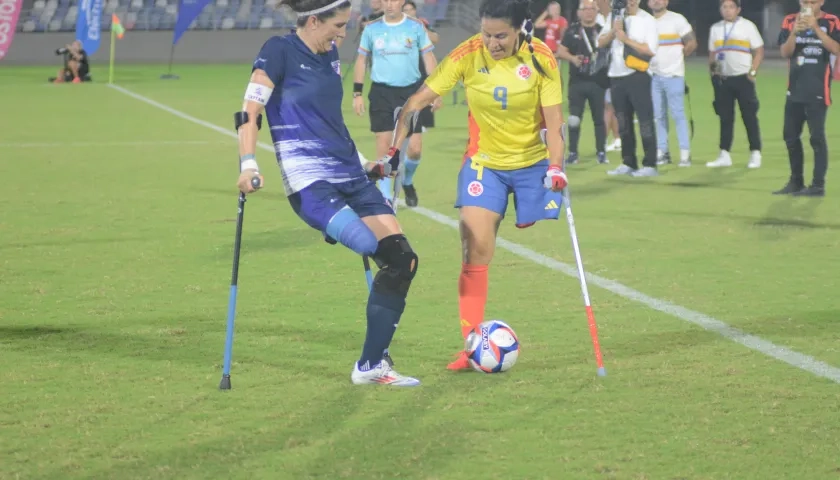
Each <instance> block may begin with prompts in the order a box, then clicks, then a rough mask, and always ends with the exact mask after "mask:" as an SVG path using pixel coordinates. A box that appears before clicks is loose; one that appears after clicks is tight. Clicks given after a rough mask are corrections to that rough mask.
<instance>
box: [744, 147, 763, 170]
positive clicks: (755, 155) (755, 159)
mask: <svg viewBox="0 0 840 480" xmlns="http://www.w3.org/2000/svg"><path fill="white" fill-rule="evenodd" d="M760 167H761V152H760V151H758V150H753V151H752V153H750V162H749V163H747V168H760Z"/></svg>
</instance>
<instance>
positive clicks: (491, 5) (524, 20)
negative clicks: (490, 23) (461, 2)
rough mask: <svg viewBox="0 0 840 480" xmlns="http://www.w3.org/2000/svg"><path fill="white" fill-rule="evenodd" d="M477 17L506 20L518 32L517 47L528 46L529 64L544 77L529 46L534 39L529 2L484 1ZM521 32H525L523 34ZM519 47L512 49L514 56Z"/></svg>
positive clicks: (521, 0)
mask: <svg viewBox="0 0 840 480" xmlns="http://www.w3.org/2000/svg"><path fill="white" fill-rule="evenodd" d="M478 16H479V18H496V19H500V20H507V21H508V22H509V23H510V25H511V26H512V27H513V28H515V29H516V30H517V31H519V45H521V44H522V42H526V43H527V44H528V51H529V52H531V62H533V64H534V68H535V69H537V72H539V73H540V75H543V76H544V75H545V70H543V67H542V65H540V62H538V61H537V57H536V56H535V55H534V46H533V45H531V40H533V37H534V21H533V20H532V19H531V0H484V1H483V2H481V7H479V9H478ZM521 30H525V32H522V31H521ZM526 32H527V33H526ZM519 45H517V46H516V47H514V51H513V54H514V55H516V52H517V50H518V47H519Z"/></svg>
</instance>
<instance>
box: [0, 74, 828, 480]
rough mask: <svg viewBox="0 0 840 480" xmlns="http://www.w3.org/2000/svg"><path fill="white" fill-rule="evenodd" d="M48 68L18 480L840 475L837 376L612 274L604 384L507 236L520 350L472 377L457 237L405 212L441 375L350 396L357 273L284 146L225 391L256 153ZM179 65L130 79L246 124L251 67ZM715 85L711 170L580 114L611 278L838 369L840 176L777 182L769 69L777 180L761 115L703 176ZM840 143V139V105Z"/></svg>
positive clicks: (5, 450)
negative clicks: (233, 299)
mask: <svg viewBox="0 0 840 480" xmlns="http://www.w3.org/2000/svg"><path fill="white" fill-rule="evenodd" d="M52 70H54V69H51V68H45V69H40V68H4V69H3V73H4V75H3V76H4V78H5V80H4V88H2V89H0V104H2V105H4V107H5V108H4V112H5V113H4V115H3V118H4V120H3V128H2V129H0V156H1V157H2V158H3V161H2V162H0V178H2V179H3V180H4V188H3V189H2V191H0V202H2V212H3V213H2V216H0V266H1V267H0V268H2V274H1V275H0V295H2V302H0V363H2V364H3V365H4V368H3V371H2V374H0V379H2V385H3V394H2V395H0V437H2V441H0V457H2V459H3V460H2V462H0V478H10V479H11V478H25V479H41V478H43V479H58V478H61V479H76V478H78V479H82V478H84V479H100V478H101V479H129V478H131V479H144V478H149V479H151V478H154V479H164V478H166V479H169V478H171V479H179V480H181V479H207V478H231V479H233V478H242V479H257V478H260V479H262V478H266V479H309V478H321V479H338V478H347V479H378V478H382V479H392V478H406V479H429V480H431V479H462V478H467V477H468V476H469V477H474V478H487V479H490V478H493V479H496V478H498V479H502V478H517V479H561V478H562V479H692V480H695V479H697V480H699V479H724V478H731V479H742V480H743V479H771V478H772V479H781V478H784V479H808V480H817V479H837V478H840V453H838V452H840V434H839V433H838V431H839V430H838V428H840V410H838V402H837V398H838V388H840V385H838V384H837V383H835V382H833V381H831V380H829V379H826V378H821V377H818V376H815V375H813V374H811V373H808V372H805V371H803V370H800V369H797V368H794V367H792V366H790V365H788V364H786V363H783V362H780V361H778V360H776V359H774V358H771V357H769V356H767V355H765V354H763V353H761V352H757V351H754V350H750V349H747V348H745V347H744V346H742V345H740V344H738V343H735V342H733V341H731V340H729V339H726V338H724V337H722V336H720V335H718V334H716V333H713V332H709V331H706V330H703V329H701V328H699V327H697V326H695V325H692V324H690V323H687V322H685V321H683V320H682V319H680V318H678V317H677V316H673V315H669V314H666V313H662V312H659V311H656V310H653V309H651V308H649V307H648V306H645V305H643V304H640V303H638V302H634V301H631V300H629V299H628V298H624V297H621V296H618V295H615V294H613V293H610V292H607V291H605V290H603V289H601V288H597V287H595V286H592V287H591V294H592V301H593V306H594V309H595V312H596V316H597V318H598V322H599V327H600V333H601V343H602V348H603V352H604V358H605V362H606V366H607V370H608V372H609V376H608V377H606V378H603V379H601V378H597V377H596V376H595V364H594V359H593V356H592V346H591V343H590V340H589V335H588V333H587V327H586V319H585V316H584V314H583V308H582V305H581V300H580V291H579V287H578V283H577V280H576V279H574V278H571V277H568V276H565V275H563V274H561V273H559V272H557V271H554V270H551V269H547V268H545V267H543V266H540V265H537V264H535V263H534V262H532V261H531V260H528V259H525V258H522V257H520V256H517V255H514V254H513V253H511V252H509V251H506V250H504V249H499V250H498V254H497V257H496V259H495V261H494V264H493V265H492V267H491V270H490V272H491V273H490V278H491V284H490V299H489V304H488V308H487V315H488V318H500V319H503V320H505V321H507V322H509V323H510V324H511V325H512V326H513V328H514V329H515V330H516V331H517V333H518V334H519V336H520V340H521V342H522V344H523V352H522V356H521V357H520V360H519V363H518V364H517V365H516V366H515V367H514V368H513V370H511V371H510V372H508V373H506V374H501V375H485V376H482V375H479V374H476V373H466V374H453V373H452V372H448V371H446V370H445V368H444V367H445V365H446V363H447V362H448V361H449V360H450V359H451V355H452V354H453V353H455V352H456V351H457V349H458V348H459V347H460V346H461V340H460V335H459V327H458V318H457V293H456V286H457V275H458V271H459V269H460V258H459V241H458V236H457V232H456V231H455V230H453V229H451V228H450V227H449V226H446V225H442V224H440V223H438V222H435V221H433V220H431V219H429V218H427V217H425V216H422V215H419V214H417V212H412V211H410V210H409V209H403V210H401V211H400V215H399V216H400V221H401V222H402V224H403V226H404V229H405V231H406V232H407V234H408V236H409V238H410V240H411V242H412V245H413V246H414V248H415V249H416V250H417V252H418V253H419V255H420V258H421V263H420V265H421V266H420V269H419V273H418V276H417V278H416V280H415V282H414V285H413V287H412V292H411V296H410V298H409V302H408V308H407V311H406V314H405V316H404V317H403V320H402V323H401V325H400V328H399V330H398V332H397V336H396V340H395V343H394V345H393V354H394V357H395V360H396V362H397V368H398V370H399V371H401V372H405V373H406V374H409V375H415V376H417V377H419V378H420V379H421V380H422V381H423V382H424V384H423V385H422V386H421V387H420V388H418V389H408V390H395V389H385V388H376V387H371V388H366V387H354V386H351V385H350V383H349V374H350V371H351V368H352V363H353V361H354V360H355V359H356V358H357V356H358V354H359V351H360V348H361V343H362V340H363V335H364V333H363V332H364V325H365V320H364V300H365V297H366V286H365V281H364V275H363V272H362V267H361V262H360V261H359V259H358V258H357V257H355V256H354V255H352V254H351V253H349V252H348V251H347V250H345V249H342V248H339V247H330V246H328V245H326V244H325V243H324V242H323V241H322V240H321V237H320V235H319V234H318V232H315V231H313V230H311V229H310V228H309V227H307V226H306V225H305V224H303V222H301V221H300V220H299V219H298V218H297V217H295V215H294V214H293V213H292V211H291V209H290V208H289V206H288V203H287V201H286V199H285V197H284V195H283V192H282V185H281V180H280V175H279V171H278V170H277V169H276V168H272V164H273V158H272V156H271V155H270V154H267V153H266V152H262V151H261V152H260V153H259V154H258V159H260V163H261V165H262V166H263V169H264V171H265V174H266V182H267V185H266V189H265V190H264V191H261V192H260V193H259V194H257V195H254V196H252V197H251V198H250V199H249V201H248V204H247V208H246V214H245V217H246V218H245V234H244V246H243V257H242V264H241V269H240V281H239V285H240V294H239V309H238V316H237V329H236V337H235V343H234V351H233V359H234V363H233V370H232V378H233V390H232V391H230V392H226V393H222V392H219V391H218V390H217V389H216V388H217V384H218V381H219V377H220V374H221V373H220V372H221V366H220V364H221V361H222V347H223V343H224V330H225V310H226V304H227V292H228V282H229V278H230V264H231V246H232V241H233V233H234V225H233V220H234V218H235V214H236V190H235V181H236V177H237V172H238V170H237V164H236V147H235V142H234V141H233V140H232V139H231V138H229V137H226V136H224V135H221V134H220V133H218V132H216V131H213V130H210V129H208V128H206V127H204V126H201V125H197V124H195V123H191V122H189V121H186V120H184V119H183V118H179V117H177V116H175V115H172V114H171V113H169V112H166V111H164V110H161V109H160V108H157V107H155V106H151V105H149V104H147V103H143V102H140V101H138V100H136V99H134V98H131V97H129V96H127V95H125V94H123V93H121V92H119V91H116V90H113V89H109V88H107V87H105V86H103V85H101V84H99V85H97V84H91V85H60V86H51V85H45V84H44V79H45V78H46V77H47V76H49V75H50V74H51V73H52ZM163 71H164V69H163V67H155V66H138V67H121V68H120V70H118V79H117V80H118V83H119V84H120V85H121V86H123V87H125V88H127V89H129V90H131V91H132V92H135V93H137V94H140V95H143V96H145V97H148V98H150V99H153V100H155V101H157V102H160V103H161V104H163V105H166V106H168V107H171V108H173V109H176V110H178V111H181V112H184V113H186V114H189V115H191V116H194V117H196V118H198V119H201V120H203V121H205V122H209V123H212V124H215V125H218V126H221V127H222V128H224V129H230V130H231V131H232V113H233V112H234V111H235V110H237V109H238V108H239V106H240V105H241V98H242V92H243V89H244V86H245V84H246V83H247V78H248V72H249V68H248V66H247V65H239V66H182V67H179V68H178V72H177V73H179V74H180V75H181V80H179V81H175V82H172V81H170V82H162V81H159V80H158V79H157V77H158V75H159V74H160V73H161V72H163ZM689 75H690V76H689V78H690V85H691V87H692V95H691V100H692V108H693V114H694V119H695V121H696V127H697V134H696V136H695V138H694V140H693V156H694V161H695V166H694V167H692V168H690V169H678V168H677V167H675V166H673V167H671V166H669V167H665V168H662V169H661V172H662V176H661V177H659V178H655V179H633V178H607V176H606V175H605V174H604V170H605V168H604V167H603V166H599V165H596V164H595V162H594V150H593V148H592V141H591V139H590V137H589V135H591V123H590V118H589V115H588V113H587V116H586V117H585V118H584V120H583V122H584V123H583V125H584V138H583V139H582V140H581V154H582V157H583V161H582V163H581V164H580V165H574V166H570V167H569V178H570V181H571V193H572V199H573V200H572V201H573V205H574V209H575V218H576V224H577V230H578V234H579V236H580V242H581V248H582V253H583V258H584V261H585V264H586V267H587V271H589V272H592V273H594V274H597V275H600V276H602V277H606V278H609V279H612V280H615V281H618V282H621V283H622V284H624V285H627V286H629V287H632V288H634V289H636V290H638V291H640V292H643V293H645V294H647V295H649V296H651V297H655V298H656V299H660V300H662V301H668V302H672V303H675V304H678V305H681V306H683V307H686V308H690V309H692V310H696V311H699V312H703V313H704V314H707V315H710V316H712V317H714V318H716V319H719V320H721V321H723V322H726V323H727V324H729V325H731V326H733V327H735V328H737V329H740V330H742V331H744V332H747V333H750V334H753V335H756V336H759V337H761V338H763V339H766V340H768V341H770V342H773V343H775V344H777V345H780V346H785V347H788V348H790V349H792V350H795V351H797V352H801V353H803V354H806V355H810V356H813V357H814V358H815V359H817V360H819V361H822V362H825V363H827V364H829V365H833V366H840V348H838V345H840V343H839V341H840V327H838V323H837V318H838V313H840V310H838V300H837V291H838V274H837V272H838V270H840V259H838V256H837V255H836V252H837V251H838V247H840V245H838V244H839V243H840V241H838V230H840V220H838V218H840V205H839V204H838V202H837V198H838V196H837V195H838V192H837V191H836V190H835V185H834V183H833V182H832V181H831V178H829V181H828V196H827V197H826V198H825V199H797V198H789V197H784V198H779V197H774V196H771V195H770V192H771V191H772V190H774V189H776V188H779V187H781V186H782V185H783V184H784V182H785V180H786V178H787V175H788V167H787V154H786V151H785V146H784V142H783V140H782V138H781V132H782V108H783V102H784V99H785V95H784V87H785V78H784V72H783V70H781V69H776V70H774V69H772V68H767V69H765V70H764V71H763V72H762V75H761V77H760V79H759V86H760V93H759V95H760V99H761V111H760V119H761V127H762V132H763V137H764V166H763V167H762V168H761V169H760V170H757V171H747V169H746V168H745V165H746V161H747V157H748V152H747V147H746V136H745V134H744V131H743V127H742V126H741V125H738V127H737V130H736V143H735V145H736V147H735V149H734V152H733V158H734V160H735V165H734V166H733V167H732V168H729V169H724V170H710V169H707V168H706V167H705V166H704V164H705V162H706V161H708V160H712V159H714V157H715V156H716V155H717V135H718V134H717V129H718V122H717V118H716V117H715V116H714V113H713V112H712V108H711V86H710V84H709V82H708V80H707V79H706V78H705V75H704V72H703V69H702V67H698V68H695V69H693V70H691V71H690V74H689ZM345 97H346V107H347V108H346V120H347V122H348V124H349V126H350V129H351V133H352V134H353V135H354V138H355V140H356V142H357V144H358V145H359V147H360V149H362V151H364V152H365V153H366V155H368V156H369V157H371V156H373V137H372V135H371V134H370V133H369V132H368V130H367V119H366V118H359V117H356V116H355V115H353V114H352V110H351V109H350V99H349V98H347V97H349V96H345ZM447 103H448V104H447V105H446V106H445V108H444V109H443V110H441V111H440V112H439V113H438V115H437V124H438V126H437V128H435V129H434V130H432V131H430V132H429V133H428V134H427V135H426V136H425V142H426V147H425V152H426V154H425V155H424V156H423V166H422V167H421V168H420V169H419V171H418V173H417V177H416V185H417V188H418V192H419V195H420V201H421V206H423V207H425V208H428V209H431V210H434V211H436V212H440V213H443V214H445V215H447V216H449V217H452V218H454V217H455V216H456V215H457V212H456V211H455V210H453V208H452V203H453V200H454V188H455V180H456V174H457V170H458V168H459V166H460V155H461V153H462V152H463V147H464V145H465V139H466V108H465V107H463V106H458V105H451V103H449V102H447ZM82 115H83V117H81V118H80V116H82ZM827 131H828V132H829V145H830V146H832V147H834V148H836V146H837V144H838V141H840V135H838V133H837V132H838V119H837V115H836V112H835V111H834V109H831V110H830V112H829V119H828V125H827ZM261 139H262V140H263V141H270V140H269V134H268V129H263V131H262V132H261ZM804 139H805V143H806V159H807V162H806V171H809V170H810V168H811V167H812V157H811V154H810V151H809V150H808V148H807V129H806V133H805V136H804ZM674 142H675V141H674ZM672 151H673V152H676V151H677V146H676V144H675V143H674V145H673V147H672ZM610 159H611V162H612V163H611V165H610V166H611V167H614V166H615V165H616V164H617V163H618V162H619V159H618V155H617V154H610ZM830 172H831V170H830ZM808 177H809V179H810V174H809V175H808ZM500 234H501V236H503V237H504V238H506V239H508V240H509V241H512V242H516V243H518V244H521V245H524V246H526V247H528V248H530V249H532V250H535V251H537V252H540V253H542V254H544V255H546V256H549V257H551V258H555V259H557V260H559V261H562V262H565V263H568V264H574V258H573V256H572V254H571V248H570V244H569V238H568V229H567V226H566V224H565V222H564V221H563V220H561V221H559V222H541V223H540V224H538V226H536V227H533V228H531V229H527V230H524V231H519V230H516V229H515V228H514V227H513V225H512V222H511V221H509V220H508V221H506V222H505V223H504V225H503V227H502V229H501V233H500Z"/></svg>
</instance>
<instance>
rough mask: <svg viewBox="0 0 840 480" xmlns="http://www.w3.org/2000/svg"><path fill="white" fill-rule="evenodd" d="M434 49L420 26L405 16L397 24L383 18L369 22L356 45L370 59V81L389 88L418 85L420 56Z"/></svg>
mask: <svg viewBox="0 0 840 480" xmlns="http://www.w3.org/2000/svg"><path fill="white" fill-rule="evenodd" d="M433 49H434V45H433V44H432V41H431V40H429V34H428V33H426V28H425V27H424V26H423V23H422V22H420V20H417V19H416V18H413V17H409V16H408V15H403V19H402V21H400V22H397V23H388V22H386V21H385V17H380V18H379V19H378V20H376V21H374V22H371V23H369V24H368V25H367V26H365V30H364V31H363V32H362V40H361V41H360V42H359V53H361V54H362V55H367V56H370V57H371V64H372V66H371V70H370V79H371V81H374V82H376V83H383V84H385V85H388V86H391V87H407V86H409V85H414V84H415V83H417V82H419V81H420V78H421V77H420V55H421V54H423V53H426V52H430V51H432V50H433Z"/></svg>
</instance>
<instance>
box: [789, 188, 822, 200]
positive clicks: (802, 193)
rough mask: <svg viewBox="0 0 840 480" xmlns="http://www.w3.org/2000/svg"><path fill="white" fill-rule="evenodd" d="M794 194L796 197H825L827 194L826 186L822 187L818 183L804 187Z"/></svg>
mask: <svg viewBox="0 0 840 480" xmlns="http://www.w3.org/2000/svg"><path fill="white" fill-rule="evenodd" d="M793 196H795V197H824V196H825V187H820V186H817V185H811V186H810V187H806V188H803V189H801V190H799V191H798V192H794V193H793Z"/></svg>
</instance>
